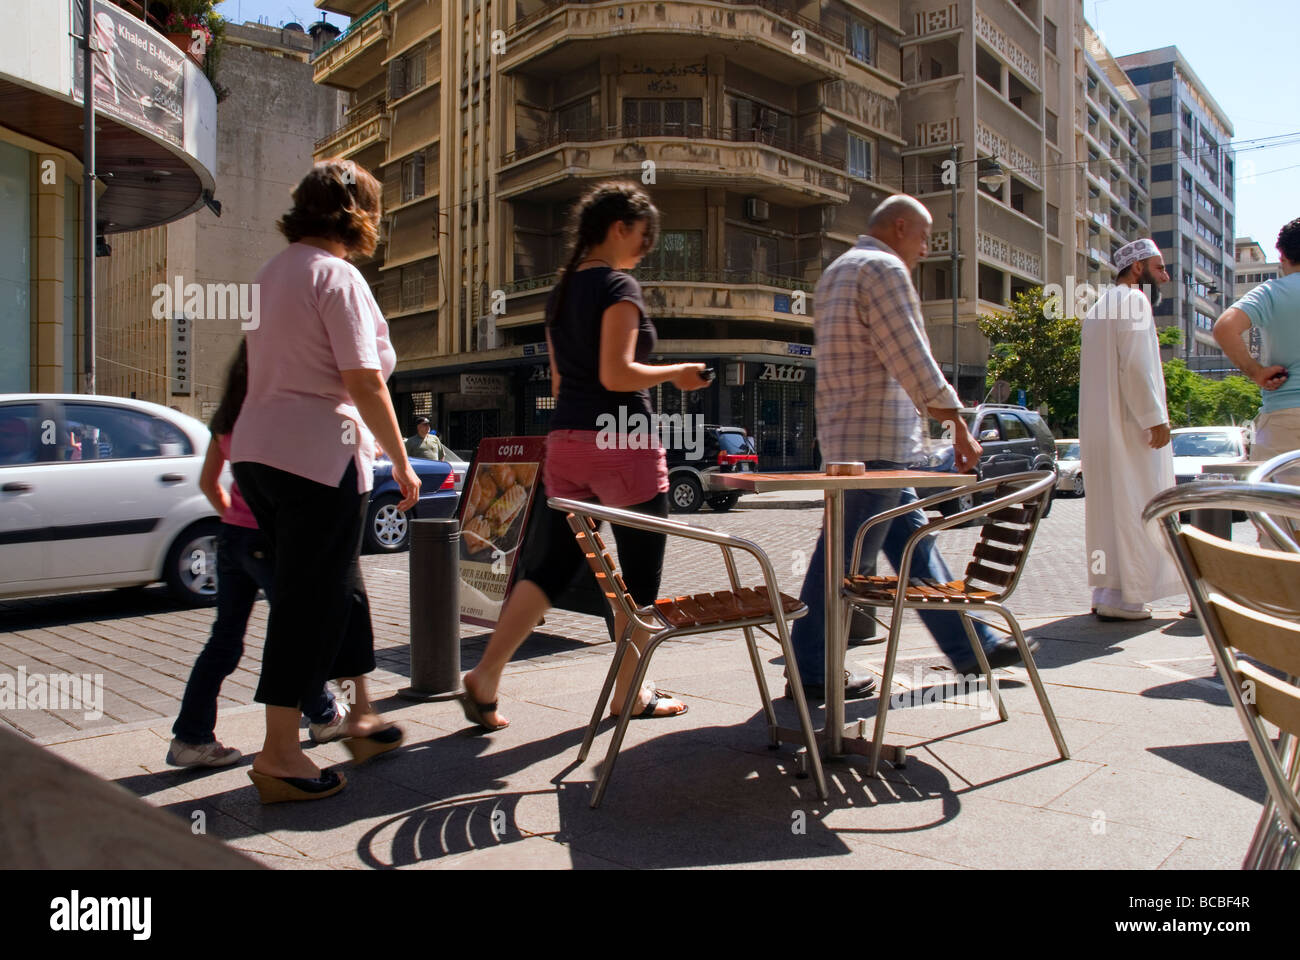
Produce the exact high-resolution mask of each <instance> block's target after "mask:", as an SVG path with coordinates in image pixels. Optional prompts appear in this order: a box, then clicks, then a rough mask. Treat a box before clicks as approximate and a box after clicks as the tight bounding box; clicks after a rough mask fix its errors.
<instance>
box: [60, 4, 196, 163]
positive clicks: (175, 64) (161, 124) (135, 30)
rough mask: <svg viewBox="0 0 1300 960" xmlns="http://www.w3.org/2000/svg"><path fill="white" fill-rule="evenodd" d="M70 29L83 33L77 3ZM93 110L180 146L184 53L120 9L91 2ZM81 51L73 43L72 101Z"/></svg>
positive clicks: (78, 96) (77, 95) (78, 94)
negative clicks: (92, 17) (92, 8)
mask: <svg viewBox="0 0 1300 960" xmlns="http://www.w3.org/2000/svg"><path fill="white" fill-rule="evenodd" d="M71 2H72V24H73V26H72V30H73V33H74V34H76V35H77V36H82V35H84V32H85V30H84V27H83V19H84V18H83V16H82V13H83V11H82V4H81V2H80V0H71ZM91 36H92V37H93V39H94V42H95V46H96V50H95V53H94V55H93V62H94V64H95V77H94V90H95V109H96V110H98V111H99V112H101V113H104V114H106V115H108V116H110V117H116V118H117V119H119V120H122V121H124V122H126V123H129V124H131V125H132V126H135V127H138V128H140V129H142V130H146V131H148V132H149V133H151V134H153V135H154V136H156V137H160V138H161V139H163V140H166V141H168V142H169V143H172V144H174V145H175V146H177V147H182V148H183V147H184V139H185V138H184V115H185V106H184V105H185V54H184V53H182V52H181V51H180V50H177V49H176V48H175V47H174V46H172V45H171V44H170V43H168V42H167V41H166V40H165V39H163V37H162V35H161V34H158V33H155V32H154V31H153V30H151V29H150V28H149V27H147V26H145V25H144V23H142V22H141V21H140V20H137V19H136V18H135V17H133V16H131V15H130V14H129V13H127V12H126V11H124V10H121V9H119V8H118V7H115V6H113V5H112V4H110V3H105V2H103V0H96V2H95V23H94V28H93V30H92V31H91ZM82 76H83V74H82V51H81V48H80V47H79V46H78V45H77V44H76V43H75V42H74V43H73V44H72V97H73V99H74V100H76V101H77V102H78V103H80V102H82V99H83V98H82V85H83V81H82Z"/></svg>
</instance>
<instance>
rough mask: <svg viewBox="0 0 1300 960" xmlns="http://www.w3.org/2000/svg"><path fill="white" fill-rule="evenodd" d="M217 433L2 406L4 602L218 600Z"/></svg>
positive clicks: (116, 408)
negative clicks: (44, 598)
mask: <svg viewBox="0 0 1300 960" xmlns="http://www.w3.org/2000/svg"><path fill="white" fill-rule="evenodd" d="M209 436H210V434H209V432H208V429H207V427H206V426H204V424H203V423H201V422H200V421H198V420H196V419H194V418H193V417H190V416H187V415H186V414H183V413H178V412H177V411H175V410H171V409H169V408H167V407H163V406H159V405H158V404H154V403H146V402H145V401H143V400H128V399H125V398H122V397H106V396H92V395H82V394H12V393H11V394H0V597H18V596H33V595H37V594H50V593H68V592H73V591H79V590H93V589H97V588H102V587H131V586H140V585H145V584H150V583H154V582H157V581H159V580H161V581H163V582H165V583H166V584H167V586H168V587H169V588H170V589H171V592H172V593H173V594H174V595H175V596H176V597H177V598H179V599H181V600H183V601H185V602H187V603H191V604H195V605H200V604H211V603H214V602H215V600H216V592H217V578H216V573H217V565H216V557H217V553H216V534H217V531H218V528H219V520H218V518H217V515H216V512H215V511H214V510H213V509H212V506H211V504H209V503H208V501H207V498H205V497H204V496H203V494H202V493H201V492H200V491H199V483H198V481H199V470H200V468H201V467H202V465H203V457H204V454H205V453H206V452H207V446H208V439H209Z"/></svg>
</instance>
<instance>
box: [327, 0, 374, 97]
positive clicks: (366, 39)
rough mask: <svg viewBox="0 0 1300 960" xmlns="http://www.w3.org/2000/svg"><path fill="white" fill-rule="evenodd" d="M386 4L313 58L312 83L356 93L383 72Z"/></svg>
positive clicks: (340, 35) (349, 28)
mask: <svg viewBox="0 0 1300 960" xmlns="http://www.w3.org/2000/svg"><path fill="white" fill-rule="evenodd" d="M387 14H388V3H387V0H385V2H383V3H377V4H375V5H374V6H373V7H371V8H370V9H369V10H368V11H366V12H365V13H364V14H362V15H361V16H360V17H358V18H357V19H355V20H353V21H352V23H351V25H349V26H348V28H347V29H346V30H344V31H343V32H342V33H340V34H339V35H338V36H337V37H335V38H334V39H333V40H332V41H331V42H330V43H329V44H327V45H326V46H323V47H321V48H320V50H318V51H316V53H315V55H314V56H313V57H312V60H311V63H312V80H314V81H315V82H316V83H319V84H323V85H325V86H327V87H338V88H340V89H342V90H356V89H357V88H358V87H360V86H361V85H362V84H363V83H365V82H366V81H367V80H369V79H371V78H372V77H374V76H375V75H376V74H378V73H379V72H380V71H381V70H382V69H383V63H384V58H385V57H386V56H387V55H388V36H389V24H388V16H387Z"/></svg>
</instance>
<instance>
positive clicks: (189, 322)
mask: <svg viewBox="0 0 1300 960" xmlns="http://www.w3.org/2000/svg"><path fill="white" fill-rule="evenodd" d="M313 33H314V34H315V36H309V35H308V34H307V33H306V32H305V31H304V30H303V29H302V27H301V26H299V25H298V24H286V25H285V27H283V28H280V27H270V26H265V25H261V24H257V23H245V24H242V25H241V24H233V23H232V24H228V25H227V28H226V37H225V45H224V49H223V50H222V55H221V56H222V59H221V70H220V84H221V86H222V87H223V88H224V90H223V93H224V97H223V99H222V100H221V102H220V103H219V104H218V105H217V116H216V123H215V126H216V142H217V155H216V164H215V165H214V170H215V174H216V176H215V182H214V184H213V193H214V195H215V198H216V200H217V201H218V202H219V203H220V209H221V213H220V216H218V215H217V213H216V212H215V211H214V210H212V209H210V208H204V209H200V210H199V211H198V212H197V213H195V214H194V215H193V216H191V217H189V218H187V219H185V220H182V221H180V222H177V223H170V224H167V225H164V226H158V227H154V228H152V229H148V230H140V231H136V232H133V233H125V234H121V235H119V236H116V237H113V238H112V255H111V256H107V257H101V258H99V260H98V261H97V263H96V267H97V271H98V272H97V279H96V286H97V288H98V298H97V309H96V317H97V321H96V322H97V326H98V330H97V341H98V348H99V349H98V353H99V356H100V360H99V365H98V366H99V370H98V374H99V390H100V392H101V393H109V394H116V395H118V396H123V397H138V398H139V399H141V400H151V401H153V402H154V403H162V404H167V405H169V406H174V407H177V408H178V409H180V410H182V411H184V412H185V413H189V414H192V415H193V416H196V417H199V418H201V419H204V420H206V419H207V418H208V417H210V416H211V415H212V413H214V412H215V411H216V407H217V403H218V402H219V401H220V399H221V391H222V388H223V386H224V383H225V373H226V369H227V367H228V365H229V363H230V360H231V358H232V357H233V356H234V353H235V350H236V349H237V348H238V346H239V341H240V339H241V337H242V336H243V333H242V330H241V324H243V323H246V322H247V323H251V322H254V321H253V320H245V319H244V315H245V314H246V313H251V308H252V307H253V306H254V301H253V297H252V291H251V281H252V279H253V277H254V275H256V273H257V271H258V270H259V269H260V268H261V266H262V264H263V263H265V262H266V261H267V260H269V259H270V258H271V257H273V256H274V255H275V254H277V253H279V252H280V251H281V250H282V249H283V248H284V238H283V236H281V234H280V233H279V231H278V230H277V228H276V226H275V222H276V220H278V219H279V218H280V216H282V215H283V214H284V212H285V211H286V210H288V208H289V205H290V198H289V194H290V191H291V190H292V189H293V188H294V186H296V185H297V183H298V181H299V180H300V179H301V178H302V176H303V174H305V173H306V172H307V170H308V168H309V167H310V166H311V164H312V150H313V147H314V144H315V142H316V140H317V138H318V137H319V136H320V135H321V134H322V133H323V132H324V131H326V130H330V129H332V128H333V127H334V126H335V125H336V124H337V122H338V119H339V117H340V116H342V113H343V106H344V103H345V100H346V98H345V97H344V96H343V95H341V94H339V93H338V92H337V91H334V90H329V89H326V88H322V87H319V86H317V85H315V84H314V83H313V82H312V69H311V67H310V66H309V65H308V59H309V58H310V56H311V54H312V51H313V50H314V49H315V48H316V47H317V46H319V45H320V44H322V43H324V42H325V41H326V40H327V39H328V38H329V37H330V36H332V35H333V34H334V33H337V30H335V28H332V27H329V26H328V25H325V30H324V32H323V33H322V32H321V31H320V30H319V29H315V28H313ZM160 284H161V285H163V286H164V287H166V288H168V294H167V295H166V296H164V297H163V298H162V299H161V302H160V298H159V297H158V296H155V290H156V289H158V287H159V285H160ZM192 284H197V285H198V286H197V289H199V290H201V291H202V296H201V298H200V300H192V299H191V297H190V294H189V293H187V292H186V291H191V290H194V289H196V288H195V287H192V286H191V285H192ZM177 291H180V294H181V295H180V296H178V295H177ZM200 301H201V302H200Z"/></svg>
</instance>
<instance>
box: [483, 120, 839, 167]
mask: <svg viewBox="0 0 1300 960" xmlns="http://www.w3.org/2000/svg"><path fill="white" fill-rule="evenodd" d="M639 137H681V138H683V139H689V140H724V141H727V142H729V143H759V144H762V145H764V146H768V147H772V148H773V149H776V150H783V151H784V152H786V153H793V154H794V155H795V156H798V157H803V158H804V159H805V160H811V161H813V162H814V163H820V164H822V165H823V166H827V167H834V168H835V169H836V170H845V169H847V162H846V161H845V160H844V159H843V158H840V157H833V156H831V155H830V154H827V153H822V152H821V151H820V150H817V149H814V148H813V147H809V146H805V145H804V144H802V143H796V142H795V141H793V140H787V139H784V138H782V137H777V136H772V135H769V134H766V133H763V132H761V131H755V130H744V129H736V128H732V127H706V126H704V125H702V124H698V123H625V124H621V125H618V126H607V127H586V128H580V129H565V130H561V131H559V132H558V133H553V134H551V135H549V136H546V137H542V138H540V139H538V140H533V141H531V142H529V143H526V144H524V146H522V147H520V148H519V149H517V150H514V151H512V152H510V153H507V154H506V155H505V157H504V158H503V162H504V163H514V162H515V161H516V160H523V159H524V158H525V157H531V156H532V155H533V154H536V153H541V152H542V151H543V150H549V149H551V148H552V147H557V146H559V145H560V144H562V143H592V142H595V141H600V140H635V139H637V138H639Z"/></svg>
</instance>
